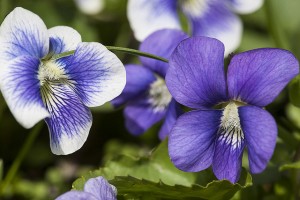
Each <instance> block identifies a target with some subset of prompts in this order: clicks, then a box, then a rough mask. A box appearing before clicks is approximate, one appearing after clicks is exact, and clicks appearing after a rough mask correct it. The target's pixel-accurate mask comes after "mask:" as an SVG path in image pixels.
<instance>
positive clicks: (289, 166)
mask: <svg viewBox="0 0 300 200" xmlns="http://www.w3.org/2000/svg"><path fill="white" fill-rule="evenodd" d="M289 169H300V161H298V162H294V163H290V164H285V165H282V166H281V167H280V168H279V170H280V171H284V170H289Z"/></svg>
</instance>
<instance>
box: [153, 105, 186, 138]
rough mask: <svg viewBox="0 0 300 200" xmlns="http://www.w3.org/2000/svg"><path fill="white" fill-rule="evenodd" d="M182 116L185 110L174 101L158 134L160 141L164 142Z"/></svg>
mask: <svg viewBox="0 0 300 200" xmlns="http://www.w3.org/2000/svg"><path fill="white" fill-rule="evenodd" d="M182 114H183V110H182V109H181V108H180V105H179V104H178V103H177V102H176V101H175V100H174V99H173V100H172V101H171V102H170V104H169V107H168V109H167V113H166V117H165V121H164V123H163V125H162V127H161V128H160V131H159V133H158V135H159V139H160V140H164V139H165V138H166V137H167V136H168V135H169V133H170V131H171V129H172V128H173V126H174V124H175V122H176V120H177V118H178V117H179V116H180V115H182Z"/></svg>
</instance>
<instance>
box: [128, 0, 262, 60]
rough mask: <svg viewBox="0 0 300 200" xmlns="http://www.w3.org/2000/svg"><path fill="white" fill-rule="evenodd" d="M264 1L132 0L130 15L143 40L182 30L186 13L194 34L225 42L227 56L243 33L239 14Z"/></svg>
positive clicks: (257, 6) (252, 10) (256, 6)
mask: <svg viewBox="0 0 300 200" xmlns="http://www.w3.org/2000/svg"><path fill="white" fill-rule="evenodd" d="M262 4H263V0H129V1H128V7H127V15H128V20H129V22H130V26H131V28H132V29H133V32H134V35H135V37H136V38H137V40H139V41H143V40H144V39H145V38H146V37H147V36H148V35H150V34H151V33H153V32H155V31H157V30H160V29H165V28H173V29H179V30H181V24H180V14H179V12H182V13H183V14H184V16H186V17H187V19H188V22H189V24H190V27H191V33H192V35H193V36H207V37H212V38H216V39H218V40H220V41H222V42H223V43H224V45H225V54H226V55H227V54H229V53H230V52H232V51H233V50H235V49H236V48H237V47H238V46H239V44H240V40H241V36H242V29H243V28H242V22H241V20H240V19H239V17H238V16H237V15H236V14H235V13H240V14H247V13H251V12H254V11H256V10H257V9H259V8H260V7H261V6H262Z"/></svg>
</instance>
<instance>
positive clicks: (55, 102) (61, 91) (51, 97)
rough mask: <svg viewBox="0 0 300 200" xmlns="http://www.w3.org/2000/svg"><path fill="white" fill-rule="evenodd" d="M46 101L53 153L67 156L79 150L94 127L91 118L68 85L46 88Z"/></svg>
mask: <svg viewBox="0 0 300 200" xmlns="http://www.w3.org/2000/svg"><path fill="white" fill-rule="evenodd" d="M42 90H43V98H44V101H45V104H46V107H47V109H48V111H49V113H50V114H51V116H50V117H49V118H46V119H45V121H46V123H47V125H48V128H49V132H50V145H51V150H52V152H53V153H54V154H57V155H66V154H70V153H73V152H75V151H77V150H78V149H80V148H81V147H82V145H83V144H84V142H85V141H86V139H87V136H88V134H89V131H90V128H91V126H92V114H91V112H90V110H89V109H88V108H87V107H86V106H85V105H83V103H82V102H81V100H80V98H79V97H78V96H77V95H76V94H75V92H74V91H73V90H72V89H71V88H69V86H67V85H44V86H43V88H42Z"/></svg>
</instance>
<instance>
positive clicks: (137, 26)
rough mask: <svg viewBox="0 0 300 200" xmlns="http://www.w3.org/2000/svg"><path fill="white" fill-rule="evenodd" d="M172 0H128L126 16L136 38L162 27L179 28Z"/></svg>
mask: <svg viewBox="0 0 300 200" xmlns="http://www.w3.org/2000/svg"><path fill="white" fill-rule="evenodd" d="M176 7H177V1H174V0H164V1H161V0H150V1H149V0H129V1H128V6H127V16H128V20H129V23H130V26H131V28H132V29H133V32H134V35H135V37H136V39H137V40H139V41H143V40H144V39H145V38H146V37H147V36H148V35H150V34H151V33H153V32H155V31H157V30H160V29H164V28H173V29H181V27H180V22H179V18H178V15H177V8H176Z"/></svg>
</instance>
